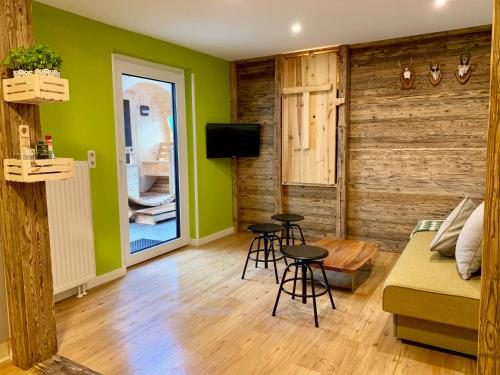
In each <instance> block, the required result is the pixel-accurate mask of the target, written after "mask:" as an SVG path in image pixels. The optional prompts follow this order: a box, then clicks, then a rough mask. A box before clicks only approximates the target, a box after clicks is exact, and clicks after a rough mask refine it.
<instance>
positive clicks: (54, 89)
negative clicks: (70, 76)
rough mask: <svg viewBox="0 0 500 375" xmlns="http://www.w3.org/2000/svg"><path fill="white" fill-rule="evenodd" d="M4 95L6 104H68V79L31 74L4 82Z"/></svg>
mask: <svg viewBox="0 0 500 375" xmlns="http://www.w3.org/2000/svg"><path fill="white" fill-rule="evenodd" d="M3 95H4V100H5V101H6V102H11V103H25V104H40V103H51V102H66V101H68V100H69V83H68V80H67V79H64V78H57V77H50V76H44V75H40V74H31V75H27V76H24V77H17V78H9V79H4V80H3Z"/></svg>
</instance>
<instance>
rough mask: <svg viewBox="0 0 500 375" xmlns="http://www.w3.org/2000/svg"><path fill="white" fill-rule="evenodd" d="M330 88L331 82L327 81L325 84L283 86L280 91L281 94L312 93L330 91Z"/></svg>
mask: <svg viewBox="0 0 500 375" xmlns="http://www.w3.org/2000/svg"><path fill="white" fill-rule="evenodd" d="M331 89H332V84H331V83H328V84H325V85H314V86H298V87H284V88H283V90H282V93H283V95H289V94H305V93H313V92H319V91H330V90H331Z"/></svg>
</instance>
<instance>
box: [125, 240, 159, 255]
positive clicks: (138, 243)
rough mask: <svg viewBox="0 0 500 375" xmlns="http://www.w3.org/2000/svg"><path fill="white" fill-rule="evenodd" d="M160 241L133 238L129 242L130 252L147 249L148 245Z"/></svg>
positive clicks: (156, 243)
mask: <svg viewBox="0 0 500 375" xmlns="http://www.w3.org/2000/svg"><path fill="white" fill-rule="evenodd" d="M160 243H162V241H158V240H150V239H148V238H141V239H139V240H135V241H132V242H130V254H134V253H137V252H138V251H141V250H144V249H147V248H148V247H153V246H155V245H158V244H160Z"/></svg>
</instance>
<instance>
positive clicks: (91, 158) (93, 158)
mask: <svg viewBox="0 0 500 375" xmlns="http://www.w3.org/2000/svg"><path fill="white" fill-rule="evenodd" d="M87 161H88V163H89V168H95V167H96V166H97V162H96V156H95V151H94V150H89V151H87Z"/></svg>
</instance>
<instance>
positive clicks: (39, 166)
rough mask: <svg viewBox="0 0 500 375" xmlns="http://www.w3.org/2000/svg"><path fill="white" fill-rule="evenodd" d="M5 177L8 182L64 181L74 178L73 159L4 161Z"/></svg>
mask: <svg viewBox="0 0 500 375" xmlns="http://www.w3.org/2000/svg"><path fill="white" fill-rule="evenodd" d="M3 166H4V176H5V179H6V180H7V181H15V182H28V183H29V182H40V181H54V180H64V179H67V178H71V177H73V159H68V158H57V159H43V160H40V159H38V160H18V159H4V161H3Z"/></svg>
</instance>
